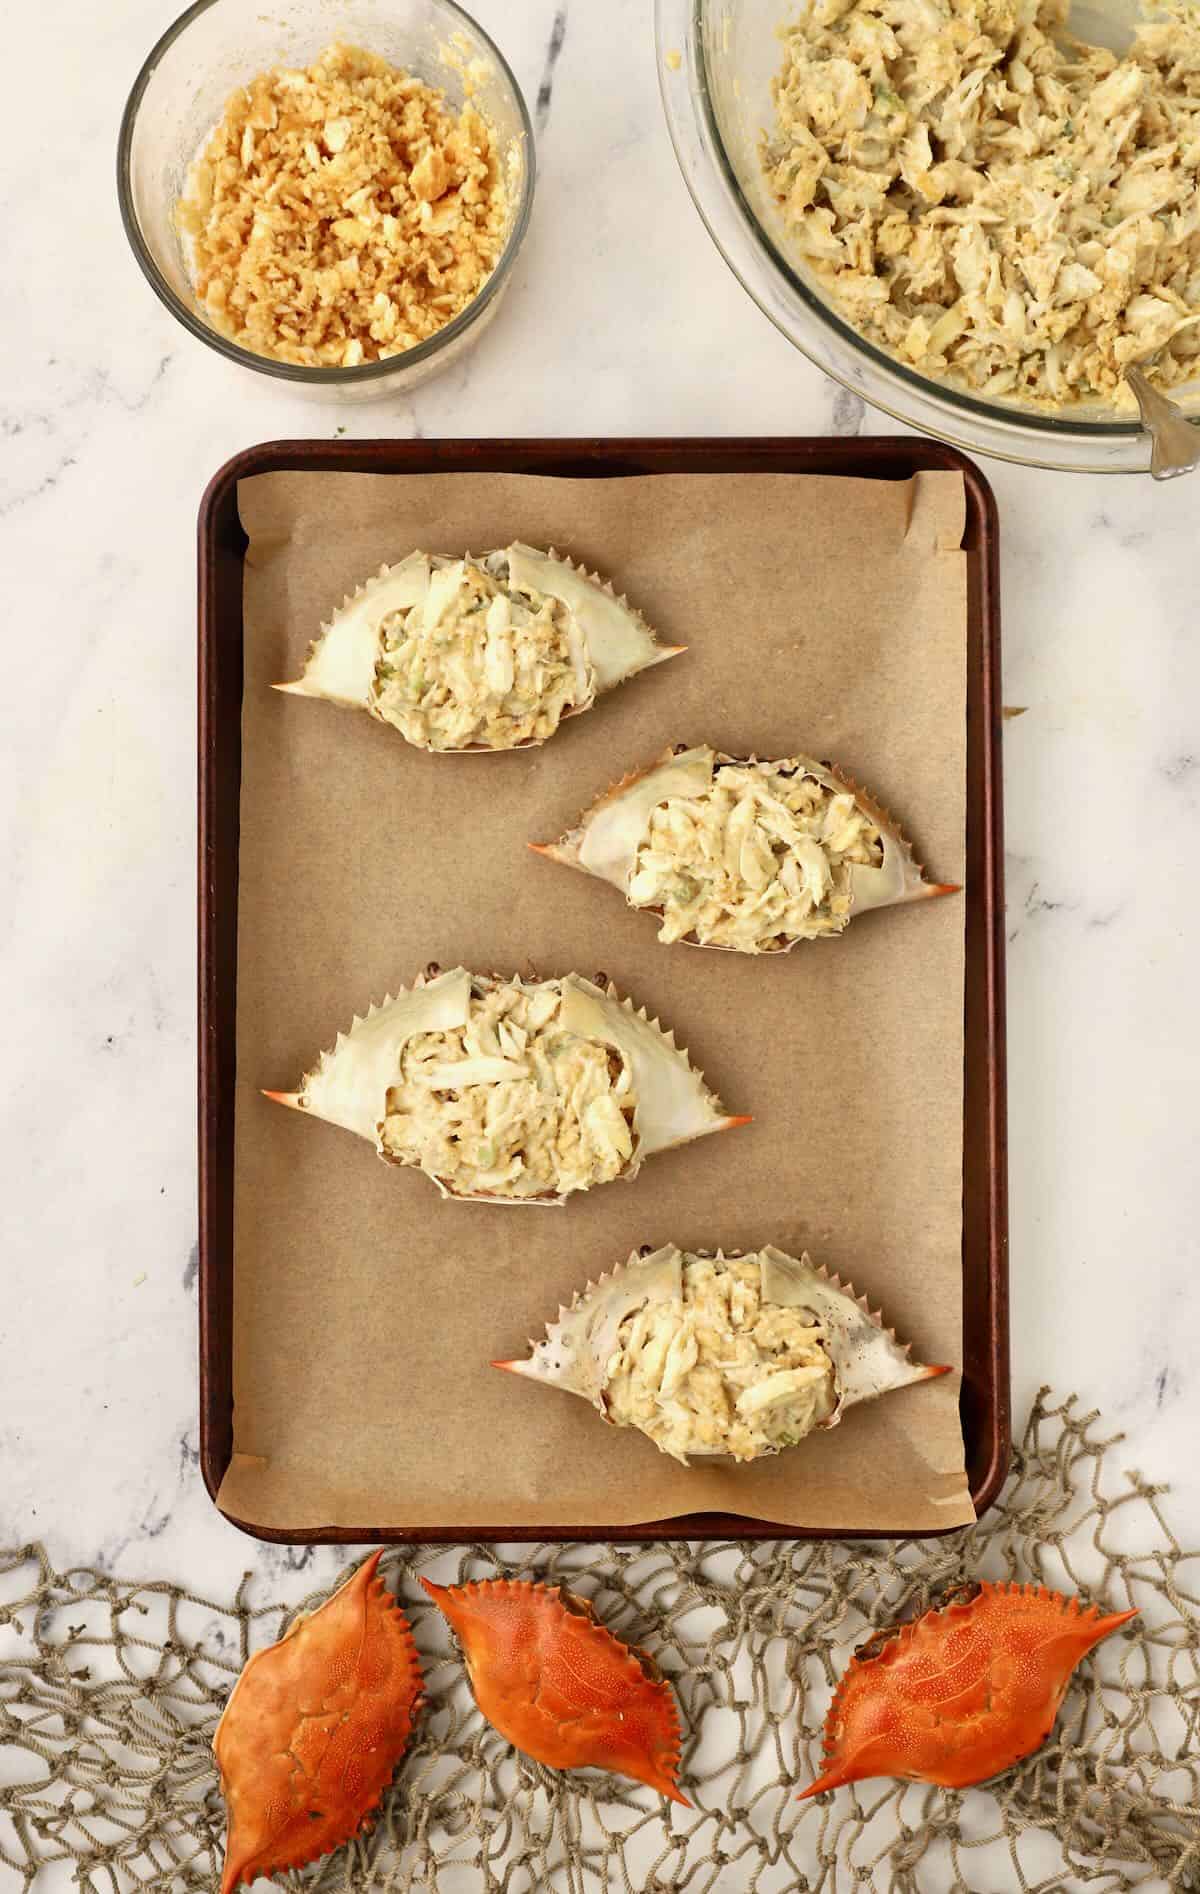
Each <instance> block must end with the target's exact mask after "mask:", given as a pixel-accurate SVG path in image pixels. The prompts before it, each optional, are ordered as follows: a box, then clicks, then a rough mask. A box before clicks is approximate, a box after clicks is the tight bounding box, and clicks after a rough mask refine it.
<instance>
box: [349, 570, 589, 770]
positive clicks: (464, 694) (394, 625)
mask: <svg viewBox="0 0 1200 1894" xmlns="http://www.w3.org/2000/svg"><path fill="white" fill-rule="evenodd" d="M490 566H491V567H492V568H494V569H489V567H487V566H483V565H477V564H476V563H475V562H474V561H473V560H470V559H462V560H456V561H454V562H453V563H447V564H446V565H444V566H441V567H439V568H437V569H436V570H435V571H434V573H433V575H432V577H431V579H430V584H429V590H428V593H427V594H426V597H425V600H424V602H423V604H421V605H414V606H412V607H411V608H410V609H409V610H407V611H398V612H393V613H392V614H391V615H390V617H388V618H386V619H385V620H384V621H383V627H382V629H383V635H384V649H383V655H382V657H381V658H380V661H379V664H378V666H377V667H376V672H375V684H374V701H375V706H376V708H377V710H378V712H379V715H380V716H381V717H383V718H385V719H386V721H387V722H388V723H391V724H394V725H395V727H396V728H397V729H398V730H399V731H401V732H402V734H403V735H404V736H405V737H406V738H407V739H408V741H409V742H410V743H417V744H420V745H422V746H423V747H424V748H426V749H431V750H454V749H461V748H462V747H463V746H464V745H466V744H479V745H482V746H483V747H484V748H486V749H490V750H504V749H511V748H513V747H514V746H515V745H517V744H519V743H530V742H539V743H540V742H541V741H543V739H544V738H546V737H548V736H552V735H553V734H554V732H555V731H556V730H557V728H558V726H559V723H560V721H561V720H562V718H563V716H564V715H565V714H566V713H567V712H568V711H570V710H571V709H573V708H574V707H575V706H576V705H579V704H586V703H587V702H588V701H589V699H590V698H591V696H592V695H594V692H595V672H594V670H593V668H592V666H591V664H590V662H589V659H588V654H587V648H586V646H585V644H584V640H583V635H582V633H581V632H580V630H579V628H578V626H577V625H576V623H575V621H574V619H573V617H572V615H571V613H570V612H569V611H568V609H567V607H566V606H565V605H563V604H562V603H561V602H560V601H559V600H558V599H553V598H547V597H544V596H543V594H542V593H540V592H531V593H526V594H517V592H516V590H515V588H514V587H512V586H511V585H509V583H508V569H507V560H506V559H505V557H504V555H503V554H498V555H496V556H495V557H494V559H493V560H492V561H491V562H490Z"/></svg>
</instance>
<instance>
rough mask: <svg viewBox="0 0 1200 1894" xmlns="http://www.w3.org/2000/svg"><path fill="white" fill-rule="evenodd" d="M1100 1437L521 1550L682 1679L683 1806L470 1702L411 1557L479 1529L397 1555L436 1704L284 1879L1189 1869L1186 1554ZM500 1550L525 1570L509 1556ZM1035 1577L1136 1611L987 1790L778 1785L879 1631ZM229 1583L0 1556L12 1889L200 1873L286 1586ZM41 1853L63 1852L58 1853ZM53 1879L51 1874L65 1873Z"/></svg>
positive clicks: (1193, 1753)
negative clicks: (821, 1517) (988, 1484)
mask: <svg viewBox="0 0 1200 1894" xmlns="http://www.w3.org/2000/svg"><path fill="white" fill-rule="evenodd" d="M1118 1440H1119V1436H1109V1437H1105V1435H1104V1433H1103V1431H1102V1429H1101V1427H1100V1424H1099V1421H1098V1418H1097V1416H1096V1415H1095V1414H1084V1413H1079V1412H1078V1411H1077V1409H1076V1404H1075V1402H1074V1401H1073V1400H1069V1401H1066V1402H1065V1403H1063V1404H1062V1405H1060V1406H1052V1405H1050V1404H1049V1403H1048V1401H1047V1398H1046V1392H1045V1391H1044V1390H1043V1394H1042V1395H1041V1396H1040V1397H1039V1400H1038V1402H1037V1404H1036V1405H1035V1407H1034V1410H1033V1413H1032V1415H1031V1417H1030V1420H1029V1424H1028V1426H1027V1428H1026V1431H1025V1436H1024V1439H1023V1441H1022V1442H1021V1445H1020V1447H1019V1449H1018V1450H1017V1452H1016V1454H1015V1455H1014V1460H1013V1468H1012V1474H1011V1477H1010V1479H1009V1482H1008V1484H1007V1486H1006V1488H1005V1491H1004V1494H1003V1497H1002V1498H1001V1500H1000V1501H999V1503H998V1504H997V1505H996V1506H995V1507H994V1508H993V1509H992V1510H991V1512H989V1513H988V1514H987V1515H986V1517H985V1518H984V1519H983V1520H982V1521H981V1522H980V1523H979V1524H978V1525H977V1526H975V1527H972V1528H970V1529H969V1530H967V1531H963V1532H959V1533H956V1534H955V1535H954V1536H953V1537H950V1538H946V1539H940V1540H930V1539H926V1540H919V1541H914V1542H911V1543H908V1544H905V1545H900V1546H892V1545H886V1544H881V1545H873V1544H857V1545H803V1544H800V1545H791V1544H779V1543H767V1544H734V1545H688V1544H683V1543H675V1544H668V1545H661V1546H654V1547H645V1548H643V1547H638V1546H634V1547H625V1548H610V1547H599V1546H581V1547H574V1546H573V1547H569V1548H565V1549H560V1548H555V1547H536V1548H530V1549H529V1555H528V1558H527V1560H526V1561H525V1563H524V1564H523V1565H522V1567H521V1568H520V1569H522V1570H527V1571H530V1572H533V1573H535V1574H537V1575H538V1576H541V1577H560V1578H563V1579H566V1580H568V1581H569V1583H570V1584H571V1586H572V1588H573V1589H575V1590H577V1591H580V1592H585V1593H587V1594H589V1595H592V1596H594V1598H595V1602H596V1606H597V1610H598V1612H599V1615H600V1617H601V1619H602V1621H603V1622H605V1623H606V1624H607V1625H609V1627H610V1628H611V1629H613V1630H614V1631H616V1632H618V1633H619V1634H621V1635H623V1636H625V1637H626V1638H628V1639H630V1640H634V1641H637V1642H638V1643H641V1644H643V1645H645V1646H646V1647H648V1648H649V1649H650V1650H651V1651H653V1653H654V1654H655V1656H656V1657H657V1658H658V1659H659V1661H660V1662H661V1664H662V1667H663V1669H664V1671H665V1672H666V1673H667V1674H668V1675H669V1676H670V1678H671V1681H672V1683H673V1684H674V1686H675V1688H676V1690H677V1692H678V1695H679V1699H680V1702H681V1705H682V1710H683V1715H684V1720H685V1724H686V1727H687V1731H688V1737H687V1740H686V1741H685V1748H684V1766H683V1778H682V1779H683V1781H684V1784H685V1787H686V1791H687V1793H688V1795H689V1796H690V1797H691V1798H692V1799H693V1800H694V1801H695V1803H696V1805H697V1806H696V1808H695V1810H694V1811H692V1812H691V1813H689V1812H688V1811H686V1810H684V1809H681V1808H674V1807H672V1808H671V1809H670V1810H669V1813H668V1814H666V1815H664V1813H663V1810H664V1809H665V1808H666V1805H665V1804H660V1803H659V1802H658V1801H657V1799H655V1798H653V1797H652V1796H651V1795H650V1794H649V1792H648V1791H647V1790H645V1789H642V1788H639V1787H637V1786H636V1785H632V1784H625V1783H623V1782H619V1781H617V1780H616V1779H615V1778H611V1777H601V1776H588V1777H578V1778H563V1777H559V1776H555V1775H553V1774H552V1773H551V1772H549V1771H547V1770H543V1769H541V1768H540V1767H539V1766H538V1765H536V1764H532V1763H530V1762H528V1761H526V1760H525V1759H524V1758H522V1757H519V1756H517V1755H516V1754H514V1752H513V1751H512V1750H511V1749H509V1747H508V1746H507V1744H506V1743H505V1742H504V1741H503V1740H502V1739H501V1738H500V1737H499V1736H498V1735H497V1734H496V1733H495V1732H494V1731H492V1730H491V1729H489V1728H488V1727H487V1726H486V1725H485V1724H483V1722H482V1721H481V1719H480V1717H479V1715H478V1712H477V1711H476V1710H475V1708H474V1705H473V1703H472V1701H471V1698H470V1693H469V1690H468V1688H467V1685H466V1682H465V1678H464V1675H463V1671H462V1668H461V1666H460V1664H459V1663H458V1661H457V1659H456V1657H455V1656H454V1654H453V1651H452V1649H451V1647H450V1644H449V1640H448V1634H447V1632H446V1628H445V1624H444V1621H443V1620H442V1618H441V1617H440V1614H439V1613H438V1612H437V1611H436V1610H435V1609H434V1608H433V1607H432V1606H431V1605H430V1604H429V1602H428V1601H427V1599H426V1598H425V1595H424V1593H423V1592H422V1591H421V1590H420V1588H419V1587H418V1586H417V1585H416V1584H415V1583H414V1574H415V1573H416V1572H417V1571H419V1570H421V1569H425V1568H429V1567H434V1566H436V1567H437V1569H438V1570H439V1572H440V1573H441V1575H442V1576H445V1572H446V1567H447V1565H448V1564H451V1563H452V1564H453V1565H454V1566H455V1567H456V1568H457V1569H458V1570H459V1571H461V1572H462V1573H463V1574H465V1575H468V1576H475V1577H486V1576H489V1575H491V1574H492V1573H494V1572H495V1571H496V1570H497V1569H498V1565H497V1560H496V1557H495V1553H494V1551H493V1550H492V1549H491V1548H488V1547H485V1546H478V1547H474V1548H472V1549H471V1550H470V1551H467V1552H464V1553H454V1554H447V1553H446V1552H445V1551H441V1552H439V1551H438V1550H437V1549H436V1548H420V1549H416V1550H414V1549H413V1548H408V1547H401V1548H398V1549H397V1550H396V1551H394V1552H392V1553H390V1554H389V1555H388V1556H387V1558H386V1559H385V1563H384V1570H385V1572H386V1573H387V1575H388V1578H389V1580H390V1582H391V1583H392V1584H393V1586H395V1588H396V1589H397V1590H398V1591H399V1592H400V1594H401V1596H402V1599H403V1602H404V1605H405V1607H406V1609H407V1611H408V1612H409V1615H410V1617H411V1618H412V1621H413V1625H414V1628H415V1632H416V1637H417V1642H418V1644H419V1645H420V1647H421V1651H422V1655H423V1659H424V1662H425V1668H426V1687H427V1690H428V1694H429V1698H430V1704H429V1708H428V1710H427V1712H426V1714H425V1716H424V1718H423V1720H422V1722H421V1725H420V1729H419V1734H418V1736H417V1738H416V1740H415V1741H414V1743H413V1745H412V1747H411V1749H410V1751H409V1754H408V1756H407V1758H406V1760H405V1762H404V1763H403V1765H402V1767H401V1770H400V1773H399V1778H398V1781H397V1785H396V1787H395V1788H394V1789H393V1790H392V1791H391V1793H390V1796H389V1798H388V1800H387V1803H386V1806H385V1809H384V1814H383V1819H382V1820H381V1822H380V1823H379V1825H378V1828H377V1829H376V1830H375V1832H374V1833H373V1834H371V1835H370V1836H368V1837H367V1838H366V1839H365V1840H363V1841H361V1842H359V1843H358V1844H356V1845H355V1846H354V1847H352V1848H348V1849H343V1850H342V1851H340V1852H339V1853H338V1854H336V1855H333V1856H331V1857H329V1858H328V1859H327V1860H326V1861H325V1862H323V1863H322V1864H320V1866H318V1867H317V1868H316V1869H314V1870H310V1871H309V1873H308V1874H307V1875H306V1876H305V1877H304V1880H305V1884H306V1885H307V1886H309V1887H312V1888H319V1889H321V1890H326V1889H328V1890H332V1889H345V1890H351V1889H354V1890H362V1891H363V1894H366V1891H368V1890H369V1891H370V1894H385V1891H386V1894H400V1891H401V1890H408V1889H410V1888H426V1889H431V1890H434V1894H457V1891H458V1890H460V1889H462V1890H467V1889H478V1888H483V1889H488V1890H492V1889H494V1890H503V1891H504V1894H527V1891H530V1894H532V1890H536V1889H542V1888H562V1889H564V1890H568V1894H586V1891H587V1890H599V1889H607V1888H613V1889H618V1890H622V1891H623V1894H634V1890H641V1889H645V1890H653V1891H658V1890H663V1891H665V1890H668V1889H669V1890H683V1889H688V1890H692V1891H693V1894H708V1890H714V1891H715V1890H718V1889H719V1890H724V1891H725V1894H735V1890H736V1894H743V1890H747V1891H754V1894H775V1890H783V1889H807V1890H818V1889H819V1890H823V1891H826V1890H827V1891H828V1894H834V1891H835V1890H849V1889H852V1888H858V1889H863V1888H867V1889H876V1888H878V1889H880V1890H883V1889H896V1890H900V1891H901V1894H908V1890H922V1891H924V1890H929V1891H930V1894H952V1891H954V1894H957V1891H958V1890H963V1891H965V1894H1004V1891H1005V1890H1008V1889H1021V1890H1031V1891H1032V1890H1038V1891H1040V1894H1050V1891H1051V1890H1060V1889H1061V1890H1064V1891H1065V1890H1068V1889H1070V1888H1073V1887H1079V1886H1084V1885H1086V1886H1088V1887H1096V1888H1101V1889H1118V1888H1133V1887H1144V1888H1158V1887H1167V1888H1180V1889H1200V1809H1198V1802H1200V1796H1198V1789H1200V1784H1198V1782H1197V1775H1198V1772H1200V1741H1198V1728H1197V1724H1198V1719H1200V1674H1198V1667H1197V1654H1198V1647H1200V1610H1198V1600H1197V1596H1196V1593H1195V1590H1194V1589H1193V1588H1194V1585H1195V1581H1196V1573H1197V1568H1198V1566H1200V1553H1196V1552H1187V1551H1184V1550H1183V1549H1182V1548H1181V1547H1180V1545H1179V1544H1178V1542H1177V1541H1176V1539H1175V1538H1174V1536H1173V1534H1172V1533H1171V1531H1170V1529H1169V1528H1168V1526H1167V1525H1166V1523H1165V1521H1164V1518H1163V1515H1162V1513H1161V1511H1160V1509H1159V1503H1158V1502H1159V1495H1160V1493H1161V1491H1162V1489H1161V1488H1160V1487H1156V1486H1153V1485H1151V1484H1149V1483H1147V1482H1146V1481H1145V1480H1144V1479H1143V1478H1142V1477H1141V1475H1140V1474H1137V1473H1130V1472H1125V1471H1123V1470H1122V1468H1121V1459H1120V1453H1119V1448H1118V1444H1117V1443H1118ZM508 1569H510V1570H515V1569H516V1568H515V1567H509V1568H508ZM988 1577H990V1578H1001V1577H1013V1578H1018V1579H1034V1580H1038V1581H1042V1582H1045V1583H1048V1584H1050V1585H1054V1586H1059V1587H1064V1588H1066V1589H1068V1590H1071V1591H1078V1592H1081V1593H1085V1594H1086V1595H1087V1596H1089V1597H1091V1598H1094V1599H1096V1600H1098V1601H1102V1602H1103V1603H1104V1604H1105V1605H1107V1606H1108V1607H1110V1608H1113V1609H1116V1608H1120V1607H1123V1606H1125V1605H1127V1604H1134V1605H1137V1606H1139V1607H1140V1608H1141V1610H1142V1613H1143V1616H1142V1618H1141V1619H1140V1620H1138V1621H1135V1622H1134V1623H1133V1624H1131V1625H1130V1626H1129V1627H1128V1628H1127V1629H1126V1630H1125V1631H1123V1632H1119V1633H1117V1634H1116V1635H1115V1636H1114V1637H1112V1638H1111V1639H1110V1640H1109V1641H1108V1642H1107V1643H1106V1644H1104V1645H1102V1646H1100V1648H1099V1650H1098V1651H1097V1652H1096V1653H1095V1654H1094V1655H1093V1656H1092V1657H1091V1658H1089V1659H1088V1660H1086V1661H1085V1663H1084V1664H1083V1665H1082V1666H1081V1668H1080V1670H1079V1672H1078V1673H1077V1674H1076V1678H1075V1681H1074V1683H1073V1685H1072V1688H1071V1691H1070V1694H1069V1696H1068V1698H1067V1703H1066V1706H1065V1708H1064V1710H1063V1713H1062V1715H1061V1717H1060V1718H1059V1721H1058V1724H1057V1726H1056V1728H1055V1731H1054V1733H1053V1735H1052V1737H1051V1739H1050V1741H1049V1743H1048V1744H1047V1745H1046V1747H1045V1748H1044V1749H1043V1750H1041V1751H1040V1752H1039V1753H1038V1754H1037V1755H1036V1756H1034V1757H1031V1758H1030V1759H1029V1761H1028V1762H1026V1763H1024V1764H1022V1765H1021V1766H1020V1767H1019V1768H1017V1769H1015V1770H1013V1771H1011V1772H1010V1773H1009V1774H1008V1775H1007V1776H1004V1777H1002V1778H1000V1779H999V1780H998V1781H997V1782H996V1783H995V1784H993V1785H992V1786H990V1787H988V1788H986V1789H974V1790H969V1791H965V1792H961V1793H959V1792H953V1793H952V1792H947V1791H944V1790H938V1789H930V1788H925V1787H920V1786H911V1785H910V1786H905V1785H903V1784H898V1783H891V1782H884V1781H879V1782H868V1783H863V1784H859V1785H858V1786H857V1787H855V1788H850V1789H840V1790H838V1791H836V1793H834V1794H833V1795H832V1796H829V1797H826V1798H823V1799H822V1801H821V1802H814V1803H805V1804H798V1803H797V1802H796V1800H795V1794H794V1791H795V1789H796V1788H798V1787H800V1786H802V1785H803V1784H804V1783H805V1782H807V1781H808V1780H810V1779H811V1776H812V1774H813V1772H814V1767H815V1764H816V1761H817V1756H818V1750H819V1742H818V1738H819V1732H820V1727H821V1722H822V1719H823V1716H824V1712H825V1709H826V1706H827V1703H828V1700H829V1695H830V1689H831V1685H832V1683H833V1680H834V1679H835V1678H836V1677H837V1676H838V1675H840V1673H841V1671H842V1670H843V1669H844V1667H845V1664H846V1662H847V1660H848V1658H849V1656H850V1654H851V1652H852V1651H853V1649H854V1647H855V1646H856V1645H857V1644H859V1643H861V1642H862V1641H863V1640H864V1638H865V1637H866V1636H867V1635H868V1633H869V1632H870V1631H871V1630H872V1629H873V1628H874V1627H876V1626H878V1625H880V1624H883V1623H886V1622H888V1621H889V1620H890V1619H892V1618H895V1617H897V1616H899V1615H902V1614H906V1613H910V1612H914V1611H919V1610H921V1609H922V1608H924V1607H925V1606H926V1605H927V1604H928V1603H929V1602H930V1601H931V1600H933V1599H935V1598H936V1597H937V1596H938V1595H939V1594H940V1593H942V1592H943V1591H945V1590H946V1589H947V1588H949V1587H951V1586H953V1585H956V1584H961V1583H963V1582H965V1581H970V1580H971V1579H975V1578H988ZM255 1594H256V1587H255V1584H254V1580H253V1576H252V1575H248V1577H247V1579H246V1581H245V1582H244V1583H243V1584H242V1586H241V1587H239V1590H238V1593H237V1596H236V1597H235V1598H234V1599H233V1600H232V1601H231V1602H230V1603H227V1604H217V1603H213V1602H212V1601H209V1600H204V1599H200V1598H196V1597H194V1596H192V1595H191V1594H190V1593H188V1592H187V1591H184V1590H182V1589H181V1588H179V1587H178V1586H175V1585H171V1584H167V1583H166V1582H151V1583H131V1582H128V1581H124V1580H120V1579H116V1578H113V1577H111V1576H109V1575H108V1574H105V1573H101V1572H94V1571H82V1570H75V1571H71V1572H65V1573H61V1574H59V1573H56V1572H54V1571H53V1569H52V1568H51V1566H50V1564H49V1562H48V1560H47V1558H46V1555H45V1553H44V1552H43V1551H42V1549H41V1548H40V1547H38V1546H25V1547H22V1548H19V1549H15V1550H13V1551H11V1552H8V1553H7V1554H0V1861H2V1862H3V1863H4V1864H5V1867H6V1870H7V1875H6V1877H5V1878H6V1879H10V1880H11V1885H12V1886H13V1888H14V1890H15V1889H17V1888H18V1887H19V1886H20V1884H21V1883H22V1881H23V1882H24V1885H25V1886H26V1887H28V1886H31V1885H32V1884H33V1883H34V1881H35V1880H36V1879H38V1878H39V1876H40V1875H41V1873H42V1872H43V1871H45V1874H46V1883H45V1884H46V1885H47V1886H50V1885H51V1884H52V1883H54V1884H70V1883H71V1882H73V1883H74V1884H75V1885H78V1886H79V1887H81V1888H83V1889H85V1890H93V1891H94V1894H101V1891H103V1894H127V1890H132V1889H136V1888H145V1889H161V1890H164V1894H165V1891H166V1890H167V1889H170V1890H172V1891H173V1894H174V1891H175V1890H185V1889H206V1890H207V1889H213V1888H216V1886H217V1885H218V1880H219V1871H220V1861H221V1844H222V1835H223V1811H222V1804H221V1799H220V1795H219V1792H218V1787H217V1779H216V1773H215V1771H214V1768H213V1763H212V1755H211V1750H210V1741H211V1737H212V1732H213V1728H214V1726H215V1723H216V1720H217V1716H218V1714H219V1712H220V1708H221V1705H222V1703H223V1701H224V1699H225V1697H226V1696H227V1694H228V1692H229V1689H230V1687H231V1685H232V1682H233V1680H234V1678H235V1676H236V1674H237V1672H238V1670H239V1668H240V1666H241V1664H242V1663H243V1662H244V1660H245V1658H246V1656H247V1655H248V1654H249V1652H250V1651H252V1650H254V1649H256V1648H257V1647H258V1646H259V1645H261V1644H263V1643H265V1642H266V1641H268V1640H270V1639H273V1638H275V1637H277V1636H278V1635H279V1634H280V1632H281V1631H282V1629H283V1628H284V1626H285V1625H286V1623H287V1621H288V1619H289V1616H290V1615H291V1614H292V1613H294V1611H295V1610H296V1609H297V1608H298V1606H299V1605H300V1604H301V1603H303V1604H304V1605H306V1606H308V1607H311V1606H312V1605H314V1604H316V1603H319V1602H320V1599H319V1598H317V1597H310V1598H308V1599H305V1600H303V1601H301V1600H299V1599H292V1600H290V1601H289V1602H288V1603H286V1604H280V1603H275V1604H264V1603H260V1602H259V1601H258V1599H257V1597H256V1595H255ZM55 1864H58V1865H57V1867H56V1865H55ZM56 1876H57V1877H58V1878H57V1880H56Z"/></svg>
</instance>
